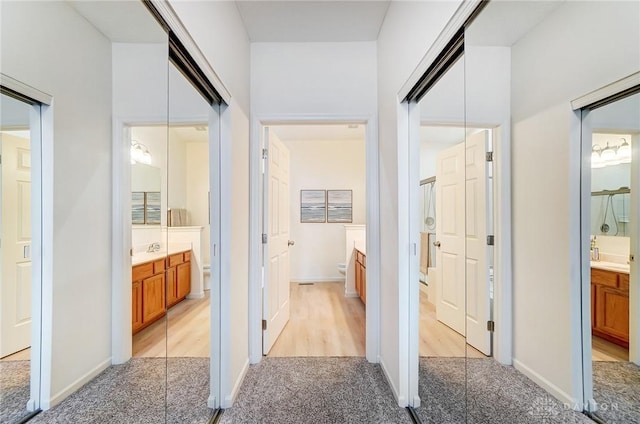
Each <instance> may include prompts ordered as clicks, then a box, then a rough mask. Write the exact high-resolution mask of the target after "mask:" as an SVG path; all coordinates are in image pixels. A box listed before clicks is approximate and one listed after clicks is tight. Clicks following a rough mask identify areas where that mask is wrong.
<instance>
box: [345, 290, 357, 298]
mask: <svg viewBox="0 0 640 424" xmlns="http://www.w3.org/2000/svg"><path fill="white" fill-rule="evenodd" d="M344 297H360V295H359V294H358V292H355V291H353V292H350V291H348V292H345V293H344Z"/></svg>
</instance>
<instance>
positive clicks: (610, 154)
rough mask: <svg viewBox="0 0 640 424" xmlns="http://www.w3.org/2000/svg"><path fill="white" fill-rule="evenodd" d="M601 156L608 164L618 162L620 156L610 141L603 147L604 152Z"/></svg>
mask: <svg viewBox="0 0 640 424" xmlns="http://www.w3.org/2000/svg"><path fill="white" fill-rule="evenodd" d="M600 157H601V158H602V160H603V161H604V162H606V163H607V164H609V163H612V162H616V161H617V160H618V158H617V157H616V152H615V151H614V150H613V147H610V146H609V143H608V142H607V145H606V146H605V148H604V149H602V153H600Z"/></svg>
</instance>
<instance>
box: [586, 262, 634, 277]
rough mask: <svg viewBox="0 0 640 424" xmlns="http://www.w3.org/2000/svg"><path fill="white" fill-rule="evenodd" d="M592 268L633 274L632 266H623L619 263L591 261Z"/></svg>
mask: <svg viewBox="0 0 640 424" xmlns="http://www.w3.org/2000/svg"><path fill="white" fill-rule="evenodd" d="M591 268H596V269H602V270H605V271H613V272H621V273H623V274H629V273H630V272H631V266H630V265H629V264H621V263H617V262H607V261H591Z"/></svg>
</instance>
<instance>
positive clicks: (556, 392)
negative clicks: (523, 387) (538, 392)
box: [513, 359, 578, 405]
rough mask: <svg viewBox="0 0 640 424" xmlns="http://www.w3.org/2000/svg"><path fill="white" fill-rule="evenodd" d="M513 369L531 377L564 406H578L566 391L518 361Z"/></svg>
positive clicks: (514, 361) (515, 360)
mask: <svg viewBox="0 0 640 424" xmlns="http://www.w3.org/2000/svg"><path fill="white" fill-rule="evenodd" d="M513 367H514V368H515V369H517V370H518V371H520V372H521V373H522V374H524V375H526V376H527V377H529V378H530V379H531V380H533V382H534V383H536V384H537V385H538V386H540V387H542V388H543V389H545V390H546V391H547V392H549V394H551V395H552V396H553V397H555V398H556V399H558V400H559V401H560V402H562V403H563V404H565V405H576V402H578V401H576V400H575V399H573V398H572V397H571V395H569V394H568V393H566V392H565V391H564V390H562V389H560V388H559V387H558V386H556V385H555V384H553V383H552V382H550V381H549V380H547V379H546V378H544V377H543V376H541V375H540V374H538V373H537V372H536V371H534V370H532V369H531V368H529V367H528V366H526V365H525V364H523V363H522V362H520V361H518V360H517V359H514V360H513Z"/></svg>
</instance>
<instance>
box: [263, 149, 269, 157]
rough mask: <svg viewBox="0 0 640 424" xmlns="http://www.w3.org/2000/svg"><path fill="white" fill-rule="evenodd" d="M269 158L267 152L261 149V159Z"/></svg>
mask: <svg viewBox="0 0 640 424" xmlns="http://www.w3.org/2000/svg"><path fill="white" fill-rule="evenodd" d="M268 157H269V150H267V149H262V159H266V158H268Z"/></svg>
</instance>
